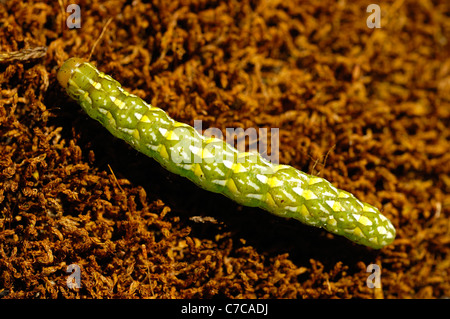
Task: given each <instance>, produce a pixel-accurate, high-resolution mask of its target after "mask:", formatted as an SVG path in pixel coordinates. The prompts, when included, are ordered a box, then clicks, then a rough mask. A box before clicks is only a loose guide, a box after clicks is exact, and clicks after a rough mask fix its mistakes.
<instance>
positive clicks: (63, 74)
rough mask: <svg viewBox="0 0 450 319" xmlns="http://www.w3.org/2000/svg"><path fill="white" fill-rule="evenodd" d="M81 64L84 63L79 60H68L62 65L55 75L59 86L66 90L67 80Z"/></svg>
mask: <svg viewBox="0 0 450 319" xmlns="http://www.w3.org/2000/svg"><path fill="white" fill-rule="evenodd" d="M83 62H84V61H83V60H82V59H80V58H70V59H69V60H67V61H66V62H64V63H63V65H62V66H61V68H60V69H59V71H58V74H57V75H56V78H57V79H58V82H59V84H61V86H62V87H63V88H65V89H66V88H67V85H68V82H69V79H70V78H71V77H72V74H73V73H74V71H75V69H76V68H78V66H80V65H81V64H82V63H83Z"/></svg>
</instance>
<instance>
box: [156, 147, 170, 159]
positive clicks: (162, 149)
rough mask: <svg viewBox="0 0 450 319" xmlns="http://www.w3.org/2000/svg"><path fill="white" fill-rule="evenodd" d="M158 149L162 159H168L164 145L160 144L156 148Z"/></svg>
mask: <svg viewBox="0 0 450 319" xmlns="http://www.w3.org/2000/svg"><path fill="white" fill-rule="evenodd" d="M158 151H159V154H160V155H161V156H162V157H163V158H164V159H166V160H168V159H169V154H168V153H167V149H166V147H165V146H164V145H162V144H161V145H160V147H159V149H158Z"/></svg>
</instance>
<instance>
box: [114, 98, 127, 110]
mask: <svg viewBox="0 0 450 319" xmlns="http://www.w3.org/2000/svg"><path fill="white" fill-rule="evenodd" d="M114 104H115V105H117V107H118V108H119V109H123V108H124V106H125V102H124V101H122V100H121V99H115V100H114Z"/></svg>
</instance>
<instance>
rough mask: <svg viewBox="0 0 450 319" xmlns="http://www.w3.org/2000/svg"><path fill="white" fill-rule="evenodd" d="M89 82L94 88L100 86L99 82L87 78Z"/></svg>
mask: <svg viewBox="0 0 450 319" xmlns="http://www.w3.org/2000/svg"><path fill="white" fill-rule="evenodd" d="M89 83H90V84H91V85H92V86H93V87H94V88H95V89H96V90H100V89H101V88H102V85H101V84H100V83H99V82H95V81H94V80H92V79H89Z"/></svg>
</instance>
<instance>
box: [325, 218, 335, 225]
mask: <svg viewBox="0 0 450 319" xmlns="http://www.w3.org/2000/svg"><path fill="white" fill-rule="evenodd" d="M327 224H328V225H331V226H336V225H337V221H336V219H334V218H333V217H331V218H329V219H328V220H327Z"/></svg>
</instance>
